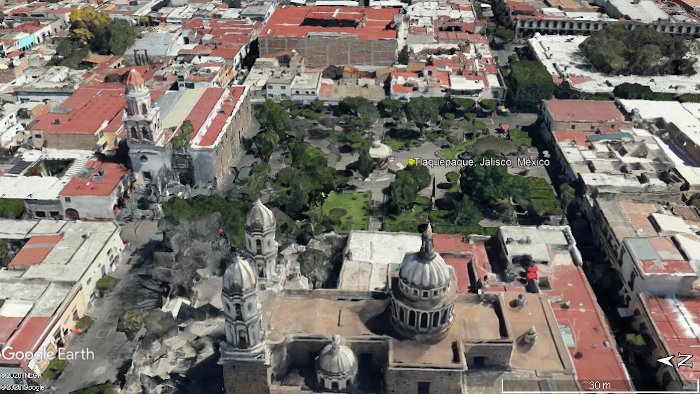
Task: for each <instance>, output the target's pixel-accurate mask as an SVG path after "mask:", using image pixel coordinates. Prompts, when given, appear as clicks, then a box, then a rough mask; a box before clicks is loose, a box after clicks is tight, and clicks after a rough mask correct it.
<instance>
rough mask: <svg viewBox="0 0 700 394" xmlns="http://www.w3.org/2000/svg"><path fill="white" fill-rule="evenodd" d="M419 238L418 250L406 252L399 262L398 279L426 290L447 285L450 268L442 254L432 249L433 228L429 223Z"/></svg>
mask: <svg viewBox="0 0 700 394" xmlns="http://www.w3.org/2000/svg"><path fill="white" fill-rule="evenodd" d="M421 238H422V245H421V249H420V251H419V252H417V253H410V254H407V255H406V257H405V258H404V260H403V262H402V263H401V267H400V270H399V277H400V279H401V280H402V281H404V282H406V283H408V284H409V285H410V286H412V287H417V288H419V289H426V290H428V289H437V288H442V287H446V286H448V285H449V283H450V270H449V268H447V264H445V260H443V259H442V256H440V255H439V254H438V253H435V251H434V250H433V229H432V227H431V226H430V224H428V228H427V229H426V230H425V232H424V233H423V234H422V235H421Z"/></svg>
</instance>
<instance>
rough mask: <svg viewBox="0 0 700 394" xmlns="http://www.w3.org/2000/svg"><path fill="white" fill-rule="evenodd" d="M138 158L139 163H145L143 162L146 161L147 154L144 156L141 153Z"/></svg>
mask: <svg viewBox="0 0 700 394" xmlns="http://www.w3.org/2000/svg"><path fill="white" fill-rule="evenodd" d="M139 160H141V163H145V162H147V161H148V156H146V155H141V157H139Z"/></svg>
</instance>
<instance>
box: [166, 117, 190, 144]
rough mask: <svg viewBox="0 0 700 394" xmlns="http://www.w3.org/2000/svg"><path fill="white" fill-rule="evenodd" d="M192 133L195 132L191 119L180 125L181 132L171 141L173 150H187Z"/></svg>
mask: <svg viewBox="0 0 700 394" xmlns="http://www.w3.org/2000/svg"><path fill="white" fill-rule="evenodd" d="M192 132H194V126H193V125H192V122H191V121H190V120H189V119H185V121H184V122H182V124H181V125H180V132H179V133H177V134H176V135H175V136H174V137H173V138H172V139H171V140H170V144H171V145H172V146H173V149H175V150H182V149H185V148H186V147H187V145H188V144H189V142H190V139H191V136H192Z"/></svg>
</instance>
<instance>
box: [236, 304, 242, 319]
mask: <svg viewBox="0 0 700 394" xmlns="http://www.w3.org/2000/svg"><path fill="white" fill-rule="evenodd" d="M236 320H243V311H242V310H241V304H236Z"/></svg>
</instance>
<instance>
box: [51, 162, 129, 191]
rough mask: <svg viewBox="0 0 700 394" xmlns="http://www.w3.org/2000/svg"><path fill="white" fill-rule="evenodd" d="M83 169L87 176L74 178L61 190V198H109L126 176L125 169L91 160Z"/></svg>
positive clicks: (120, 166)
mask: <svg viewBox="0 0 700 394" xmlns="http://www.w3.org/2000/svg"><path fill="white" fill-rule="evenodd" d="M85 168H86V169H88V170H89V171H90V173H89V175H88V176H83V177H79V176H74V177H72V178H71V179H70V181H69V182H68V184H66V186H64V187H63V190H61V193H60V195H61V196H70V197H77V196H109V195H111V194H112V192H113V191H114V189H116V187H117V185H119V183H120V182H121V181H122V179H124V177H125V176H126V174H127V169H126V167H124V166H122V165H121V164H117V163H105V162H102V161H98V160H91V161H89V162H88V163H87V164H86V165H85Z"/></svg>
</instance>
